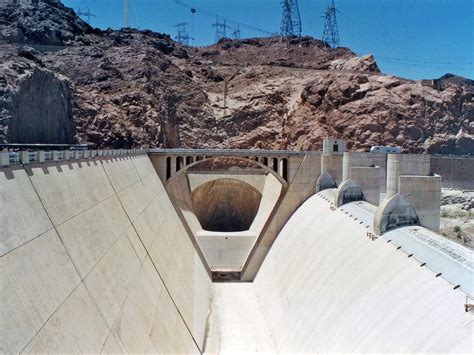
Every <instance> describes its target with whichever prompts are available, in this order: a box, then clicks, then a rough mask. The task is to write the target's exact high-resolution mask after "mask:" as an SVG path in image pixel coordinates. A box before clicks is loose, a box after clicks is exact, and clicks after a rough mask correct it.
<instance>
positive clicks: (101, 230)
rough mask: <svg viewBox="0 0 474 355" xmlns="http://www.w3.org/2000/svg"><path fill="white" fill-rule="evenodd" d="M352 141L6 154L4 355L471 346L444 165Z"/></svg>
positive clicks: (468, 270) (0, 246) (2, 173)
mask: <svg viewBox="0 0 474 355" xmlns="http://www.w3.org/2000/svg"><path fill="white" fill-rule="evenodd" d="M342 145H343V142H338V141H327V142H325V146H324V147H325V149H324V151H323V152H322V153H321V152H284V151H258V150H255V151H240V152H239V151H200V150H189V151H187V150H182V149H180V150H160V149H157V150H149V151H143V150H128V151H122V150H120V151H74V152H69V151H65V152H34V153H31V152H20V153H18V154H16V155H15V156H13V157H12V155H10V154H9V153H1V161H0V163H1V164H0V225H1V229H0V255H1V259H0V278H1V282H0V287H1V292H0V296H1V302H0V312H1V316H0V352H3V353H7V354H9V353H39V352H42V353H45V352H48V353H100V352H103V353H231V352H234V353H246V352H267V353H304V352H306V353H348V352H357V353H365V352H371V353H382V352H390V353H395V352H396V353H430V352H438V353H472V352H473V350H474V344H473V334H474V332H473V331H474V329H473V320H474V318H473V316H474V311H473V308H472V307H471V306H470V305H471V304H472V303H473V301H472V297H473V296H474V282H473V281H474V280H473V255H472V251H470V250H469V249H467V248H466V247H464V246H461V245H459V244H456V243H454V242H452V241H450V240H448V239H445V238H443V237H442V236H441V235H439V234H438V233H436V230H437V228H438V227H439V190H440V186H441V185H440V184H441V177H440V176H439V175H443V172H442V171H434V172H433V171H431V169H430V165H431V166H435V165H436V166H441V167H442V166H443V164H441V163H440V162H439V161H436V164H433V162H434V160H433V159H434V158H431V159H432V160H431V161H430V157H429V156H421V155H420V156H416V155H396V154H389V155H388V156H387V155H377V154H374V155H370V154H369V153H350V152H345V153H343V150H344V149H341V148H342V147H341V146H342ZM233 160H238V161H240V163H238V164H237V163H235V162H232V161H233ZM430 162H431V164H430ZM469 164H471V166H472V160H470V161H466V164H464V165H463V167H462V168H465V167H466V166H468V165H469ZM460 169H461V168H460ZM471 176H472V175H471ZM436 204H437V207H436Z"/></svg>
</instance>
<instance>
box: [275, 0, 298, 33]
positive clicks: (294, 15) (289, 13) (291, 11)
mask: <svg viewBox="0 0 474 355" xmlns="http://www.w3.org/2000/svg"><path fill="white" fill-rule="evenodd" d="M281 5H282V8H283V16H282V19H281V27H280V33H281V37H282V38H288V37H295V36H296V37H301V32H302V28H301V17H300V9H299V6H298V0H282V1H281Z"/></svg>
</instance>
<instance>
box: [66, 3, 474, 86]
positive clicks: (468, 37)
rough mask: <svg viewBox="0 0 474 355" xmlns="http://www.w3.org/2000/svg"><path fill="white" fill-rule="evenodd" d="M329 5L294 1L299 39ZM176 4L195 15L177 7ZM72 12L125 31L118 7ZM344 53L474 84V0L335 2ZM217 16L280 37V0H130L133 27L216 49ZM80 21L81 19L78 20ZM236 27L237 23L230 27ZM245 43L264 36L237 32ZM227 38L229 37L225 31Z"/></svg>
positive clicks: (401, 70) (387, 67)
mask: <svg viewBox="0 0 474 355" xmlns="http://www.w3.org/2000/svg"><path fill="white" fill-rule="evenodd" d="M329 1H330V0H299V6H300V12H301V19H302V24H303V34H305V35H311V36H313V37H316V38H321V34H322V31H323V19H322V18H321V16H322V15H323V12H324V11H325V9H326V6H327V4H328V2H329ZM179 2H181V3H183V4H185V5H189V6H190V7H194V8H196V9H197V11H196V12H195V13H194V14H192V13H191V11H190V9H189V8H187V7H185V6H181V5H179V4H178V3H179ZM63 3H64V4H65V5H67V6H70V7H73V8H74V9H75V10H76V11H77V9H78V8H79V6H80V7H81V9H82V10H87V9H89V8H90V11H91V13H93V14H95V15H96V17H92V18H91V25H93V26H95V27H100V28H107V27H111V28H120V27H121V26H122V0H63ZM335 4H336V7H337V8H338V10H339V13H338V14H337V15H338V17H337V20H338V25H339V34H340V39H341V44H340V45H341V46H344V47H349V48H351V49H352V50H353V51H355V52H356V53H357V54H359V55H362V54H367V53H372V54H374V55H375V57H376V59H377V62H378V63H379V66H380V68H381V70H382V71H383V72H385V73H389V74H394V75H398V76H402V77H407V78H411V79H421V78H436V77H439V76H441V75H443V74H445V73H447V72H450V73H454V74H457V75H462V76H465V77H469V78H471V79H473V78H474V67H473V57H474V53H473V42H474V24H473V17H474V1H473V0H335ZM215 15H219V16H220V17H221V18H222V19H227V24H229V25H230V26H232V27H235V26H236V25H237V22H240V23H242V24H245V25H250V26H252V27H257V28H260V29H264V30H266V31H268V32H278V31H279V27H280V22H281V5H280V0H182V1H176V0H129V24H130V27H135V28H140V29H151V30H154V31H158V32H164V33H169V34H170V35H171V36H172V37H175V36H176V27H175V24H176V23H178V22H182V21H186V22H188V23H189V26H188V31H189V34H190V36H191V37H194V38H195V40H194V41H192V45H197V46H202V45H207V44H210V43H213V42H214V38H215V30H214V28H213V27H212V24H213V23H214V22H215ZM83 18H85V17H83ZM232 21H234V22H232ZM240 30H241V35H242V37H256V36H259V37H260V36H265V35H266V34H265V32H259V31H257V30H256V29H252V28H249V27H245V26H244V25H241V26H240ZM228 31H229V32H231V31H232V30H228Z"/></svg>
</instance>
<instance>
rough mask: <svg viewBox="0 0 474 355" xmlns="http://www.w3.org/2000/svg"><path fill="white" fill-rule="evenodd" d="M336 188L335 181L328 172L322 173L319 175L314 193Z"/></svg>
mask: <svg viewBox="0 0 474 355" xmlns="http://www.w3.org/2000/svg"><path fill="white" fill-rule="evenodd" d="M336 188H337V183H336V180H334V178H333V177H332V175H331V174H330V173H329V172H327V171H324V172H322V173H321V175H319V178H318V181H317V182H316V192H320V191H323V190H327V189H336Z"/></svg>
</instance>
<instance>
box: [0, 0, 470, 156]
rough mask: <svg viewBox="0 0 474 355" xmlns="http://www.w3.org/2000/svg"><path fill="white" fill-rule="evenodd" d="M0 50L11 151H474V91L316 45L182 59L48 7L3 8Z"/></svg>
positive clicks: (224, 49)
mask: <svg viewBox="0 0 474 355" xmlns="http://www.w3.org/2000/svg"><path fill="white" fill-rule="evenodd" d="M0 41H1V43H0V49H1V51H0V141H3V142H33V141H35V142H72V141H76V142H79V143H93V144H94V145H96V146H97V147H114V148H120V147H127V148H128V147H137V146H144V147H156V146H160V145H163V146H167V147H176V146H183V147H228V148H248V147H257V148H279V149H296V150H299V149H319V148H320V144H321V138H322V137H325V136H337V137H344V138H346V139H347V141H348V147H349V148H351V149H356V150H365V149H368V148H369V147H370V146H372V145H398V146H401V147H402V148H403V150H404V151H407V152H408V151H410V152H423V151H427V152H430V153H454V154H468V153H472V152H474V139H473V137H474V109H473V101H472V92H473V90H472V81H471V82H470V81H468V80H459V79H456V80H444V81H443V87H442V88H441V89H440V88H439V87H438V88H435V87H434V86H433V87H432V86H426V85H422V84H421V83H420V82H414V81H411V80H406V79H402V78H396V77H393V76H390V75H385V74H382V73H381V72H380V70H379V69H378V67H377V64H376V63H375V61H374V59H373V57H372V56H370V55H367V56H363V57H356V56H355V54H354V53H353V52H351V51H350V50H349V49H346V48H338V49H331V50H326V49H325V48H324V46H323V43H321V42H320V41H318V40H314V39H312V38H303V39H302V40H301V41H299V40H298V41H296V40H295V41H293V42H292V43H284V42H281V41H280V39H279V38H264V39H245V40H239V41H235V40H227V39H224V40H221V41H220V42H219V43H217V44H215V45H213V46H209V47H205V48H191V47H183V46H181V45H179V44H176V43H175V42H173V41H172V40H171V38H170V37H169V36H168V35H163V34H159V33H154V32H151V31H137V30H131V29H127V30H122V31H112V30H107V31H101V30H98V29H92V28H91V27H89V26H88V25H87V24H86V23H84V22H83V21H81V20H80V19H79V18H78V17H77V16H75V14H74V12H73V11H72V10H70V9H68V8H66V7H64V6H62V5H61V4H54V3H49V2H48V1H41V2H39V4H38V5H35V6H20V7H19V6H3V7H0ZM425 84H426V83H425Z"/></svg>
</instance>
